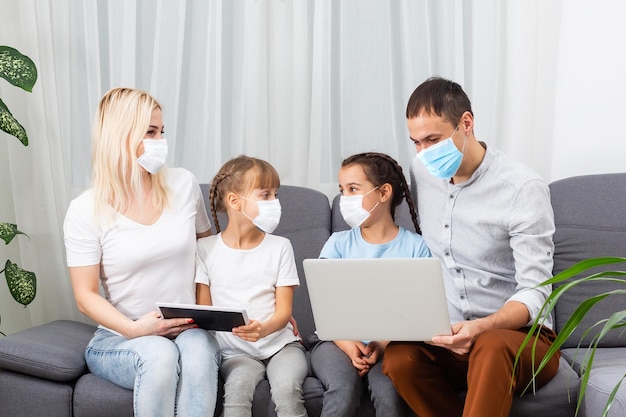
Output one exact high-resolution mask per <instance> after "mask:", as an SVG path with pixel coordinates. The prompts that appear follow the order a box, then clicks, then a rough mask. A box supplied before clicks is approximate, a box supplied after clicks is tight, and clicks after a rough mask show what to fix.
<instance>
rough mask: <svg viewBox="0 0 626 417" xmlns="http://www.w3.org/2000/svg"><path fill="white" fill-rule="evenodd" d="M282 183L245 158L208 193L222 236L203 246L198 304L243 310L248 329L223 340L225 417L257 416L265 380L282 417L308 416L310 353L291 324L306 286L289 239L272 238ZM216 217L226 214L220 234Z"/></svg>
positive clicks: (262, 164) (228, 167) (227, 168)
mask: <svg viewBox="0 0 626 417" xmlns="http://www.w3.org/2000/svg"><path fill="white" fill-rule="evenodd" d="M279 186H280V179H279V178H278V174H277V173H276V170H275V169H274V168H273V167H272V166H271V165H270V164H269V163H268V162H266V161H263V160H260V159H256V158H251V157H247V156H239V157H237V158H234V159H231V160H230V161H228V162H226V164H224V166H222V168H221V169H220V170H219V172H218V173H217V175H216V176H215V178H214V179H213V183H212V186H211V191H210V204H211V211H212V213H213V219H214V222H215V228H216V230H217V232H218V234H217V235H214V236H209V237H206V238H203V239H199V240H198V245H197V259H196V269H197V270H196V285H197V286H196V298H197V303H198V304H206V305H219V306H224V307H245V308H246V310H247V312H248V316H249V317H250V318H251V320H250V324H248V325H244V326H239V327H236V328H234V329H233V330H232V333H230V332H217V338H218V341H219V344H220V348H221V350H222V358H223V360H222V366H221V368H220V372H221V375H222V378H223V379H224V391H225V395H224V417H233V416H251V415H252V411H251V408H252V398H253V395H254V391H255V388H256V386H257V384H258V383H259V381H261V380H262V379H263V378H264V377H265V376H266V375H267V379H268V381H269V383H270V387H271V393H272V399H273V401H274V404H275V406H276V413H277V414H278V416H280V417H284V416H292V417H302V416H306V415H307V412H306V409H305V408H304V398H303V392H302V383H303V381H304V378H305V377H306V375H307V372H308V364H307V360H306V356H305V354H304V347H303V346H302V344H301V343H300V339H299V338H298V337H297V336H296V335H295V334H294V330H293V326H292V325H291V324H290V323H289V321H290V319H291V310H292V302H293V292H294V289H295V288H296V287H297V286H298V285H300V281H299V279H298V273H297V270H296V263H295V258H294V254H293V248H292V247H291V243H290V242H289V240H288V239H285V238H283V237H280V236H274V235H271V233H272V232H273V231H274V229H275V228H276V226H278V222H279V221H280V214H281V209H280V203H279V201H278V199H277V198H276V197H277V191H278V187H279ZM218 212H226V214H227V215H228V225H227V226H226V229H225V230H223V231H221V229H220V225H219V221H218V218H217V213H218Z"/></svg>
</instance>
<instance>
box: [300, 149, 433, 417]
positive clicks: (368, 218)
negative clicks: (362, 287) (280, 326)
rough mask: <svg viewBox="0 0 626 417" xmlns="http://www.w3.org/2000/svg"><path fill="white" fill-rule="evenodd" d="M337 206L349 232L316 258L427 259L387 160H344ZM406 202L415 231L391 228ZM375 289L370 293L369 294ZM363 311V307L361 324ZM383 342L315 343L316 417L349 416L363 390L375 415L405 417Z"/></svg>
mask: <svg viewBox="0 0 626 417" xmlns="http://www.w3.org/2000/svg"><path fill="white" fill-rule="evenodd" d="M339 191H340V193H341V197H340V200H339V207H340V210H341V214H342V215H343V217H344V220H345V221H346V223H348V225H349V226H351V227H352V229H351V230H346V231H341V232H336V233H333V234H332V236H330V238H329V239H328V241H327V242H326V244H325V245H324V247H323V248H322V251H321V253H320V258H407V257H410V258H416V257H429V256H430V251H429V250H428V247H427V246H426V244H425V243H424V240H423V239H422V237H421V235H420V234H419V233H420V229H419V226H418V223H417V215H416V212H415V207H414V205H413V201H412V200H411V194H410V191H409V187H408V185H407V182H406V179H405V177H404V174H403V173H402V168H401V167H400V165H398V163H397V162H396V161H395V160H394V159H393V158H391V157H390V156H389V155H386V154H382V153H375V152H368V153H361V154H357V155H353V156H351V157H349V158H347V159H345V160H344V161H343V162H342V164H341V169H340V170H339ZM403 199H404V200H406V202H407V203H408V206H409V210H410V212H411V217H412V219H413V224H414V225H415V232H412V231H409V230H406V229H404V228H403V227H401V226H398V225H397V224H396V223H395V220H394V218H395V209H396V207H397V206H399V205H400V204H401V203H402V200H403ZM372 290H375V289H372ZM367 314H368V306H363V320H367ZM388 343H389V341H359V340H335V341H321V342H318V343H317V344H316V345H315V346H314V347H313V349H312V351H311V368H312V371H313V373H315V375H316V376H317V377H318V378H319V379H320V381H321V382H322V384H323V385H324V390H325V392H324V401H323V407H322V414H321V415H322V417H331V416H332V417H352V416H354V415H355V413H356V410H357V408H358V406H359V402H360V399H361V396H362V394H363V389H364V387H365V386H367V387H368V390H369V393H370V397H371V398H372V403H373V404H374V407H375V409H376V416H377V417H383V416H398V417H403V416H409V415H411V413H410V411H409V409H408V407H407V405H406V404H405V402H404V401H403V400H402V398H401V397H400V396H399V395H398V394H397V392H396V390H395V388H394V386H393V384H392V382H391V380H390V379H389V378H388V377H387V376H385V375H383V373H382V360H381V359H382V356H383V352H384V350H385V347H386V346H387V344H388Z"/></svg>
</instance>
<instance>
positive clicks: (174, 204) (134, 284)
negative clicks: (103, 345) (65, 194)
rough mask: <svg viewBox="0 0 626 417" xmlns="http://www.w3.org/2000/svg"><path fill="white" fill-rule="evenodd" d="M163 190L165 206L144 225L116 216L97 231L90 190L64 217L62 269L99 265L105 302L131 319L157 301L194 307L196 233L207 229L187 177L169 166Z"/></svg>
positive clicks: (193, 185)
mask: <svg viewBox="0 0 626 417" xmlns="http://www.w3.org/2000/svg"><path fill="white" fill-rule="evenodd" d="M167 186H168V189H169V193H170V207H169V208H167V209H166V210H165V211H164V212H163V214H162V215H161V217H160V218H159V219H158V220H157V221H156V222H155V223H154V224H152V225H149V226H146V225H142V224H138V223H135V222H133V221H131V220H129V219H128V218H126V217H124V216H122V215H118V216H117V217H116V218H115V219H114V220H113V222H112V223H111V224H110V225H108V226H107V227H106V229H104V230H99V228H98V227H97V225H96V221H95V218H94V196H93V190H92V189H88V190H87V191H85V192H84V193H83V194H81V195H80V196H78V197H77V198H76V199H74V200H73V201H72V202H71V203H70V206H69V208H68V210H67V214H66V216H65V223H64V225H63V231H64V235H65V248H66V252H67V265H68V267H80V266H90V265H96V264H100V282H101V284H102V288H103V290H104V295H105V297H106V299H107V300H109V302H110V303H111V304H112V305H113V306H114V307H115V308H117V309H118V310H119V311H120V312H121V313H122V314H124V315H125V316H127V317H128V318H130V319H132V320H136V319H138V318H139V317H141V316H142V315H144V314H145V313H147V312H149V311H152V310H156V306H155V302H157V301H168V302H178V303H195V284H194V282H193V279H194V275H195V273H194V270H195V249H196V233H201V232H205V231H207V230H209V228H210V223H209V218H208V216H207V213H206V208H205V207H204V200H203V198H202V192H201V191H200V187H199V186H198V182H197V180H196V178H195V177H194V176H193V174H191V173H190V172H189V171H187V170H184V169H182V168H170V169H168V171H167Z"/></svg>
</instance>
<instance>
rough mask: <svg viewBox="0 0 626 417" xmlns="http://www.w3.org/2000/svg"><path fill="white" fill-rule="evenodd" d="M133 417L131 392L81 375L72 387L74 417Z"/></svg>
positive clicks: (107, 382)
mask: <svg viewBox="0 0 626 417" xmlns="http://www.w3.org/2000/svg"><path fill="white" fill-rule="evenodd" d="M109 416H116V417H133V392H132V391H131V390H128V389H126V388H122V387H120V386H118V385H115V384H114V383H112V382H109V381H106V380H104V379H102V378H98V377H97V376H95V375H93V374H85V375H83V376H82V377H81V378H80V379H79V380H78V381H77V382H76V385H75V386H74V417H109Z"/></svg>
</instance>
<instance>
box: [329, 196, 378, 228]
mask: <svg viewBox="0 0 626 417" xmlns="http://www.w3.org/2000/svg"><path fill="white" fill-rule="evenodd" d="M377 188H378V187H374V188H372V189H371V190H369V191H368V192H366V193H365V194H358V195H342V196H341V197H339V210H340V211H341V215H342V216H343V219H344V220H345V221H346V223H348V226H350V227H352V228H355V227H359V226H361V225H362V224H363V222H364V221H365V220H367V218H368V217H369V216H370V213H371V212H372V211H374V209H375V208H376V207H378V204H379V203H378V202H377V203H376V205H375V206H374V207H372V209H371V210H370V211H367V210H365V209H364V208H363V197H365V196H366V195H368V194H369V193H371V192H372V191H374V190H375V189H377Z"/></svg>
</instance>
